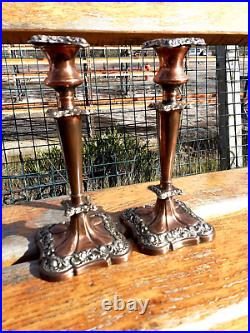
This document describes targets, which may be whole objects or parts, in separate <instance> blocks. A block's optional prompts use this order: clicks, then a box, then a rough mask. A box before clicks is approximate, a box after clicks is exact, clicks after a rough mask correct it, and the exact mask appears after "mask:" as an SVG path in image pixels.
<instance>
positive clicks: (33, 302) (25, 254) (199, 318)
mask: <svg viewBox="0 0 250 333" xmlns="http://www.w3.org/2000/svg"><path fill="white" fill-rule="evenodd" d="M174 184H175V185H176V186H178V187H180V188H182V189H183V190H184V191H185V192H186V194H185V195H183V196H182V197H181V200H183V201H185V202H186V203H187V204H188V205H189V206H190V207H191V208H192V209H193V210H194V211H195V212H196V213H197V214H199V215H200V216H201V217H203V218H205V219H206V220H207V221H208V222H210V223H212V224H213V225H214V227H215V229H216V239H215V240H214V241H213V242H212V243H206V244H201V245H197V246H193V247H187V248H183V249H180V250H177V251H174V252H171V253H168V254H166V255H162V256H146V255H143V254H141V253H138V252H137V250H136V249H135V251H134V252H133V253H132V256H131V258H130V260H129V261H128V262H127V263H123V264H120V265H113V266H110V267H108V268H98V269H93V270H86V272H85V273H84V274H83V275H81V276H77V277H74V278H73V279H72V280H68V281H64V282H58V283H49V282H46V281H43V280H41V279H40V278H39V273H38V261H37V255H38V254H37V252H36V249H35V246H34V233H35V231H36V229H37V227H38V226H41V225H45V224H48V223H52V222H53V223H54V222H57V221H62V220H63V219H64V217H63V211H62V209H61V207H60V201H61V199H62V198H56V199H52V200H41V201H35V202H32V203H27V204H22V205H15V206H9V207H5V208H3V263H4V266H5V267H4V268H3V319H2V323H3V329H4V330H38V329H39V330H131V329H133V330H161V329H165V330H167V329H169V330H230V329H231V330H232V329H235V330H240V329H241V330H246V329H247V276H248V274H247V169H235V170H230V171H223V172H216V173H210V174H203V175H196V176H190V177H183V178H179V179H175V180H174ZM147 185H148V184H138V185H131V186H123V187H119V188H112V189H107V190H103V191H97V192H94V193H93V194H91V196H92V198H93V200H94V201H95V203H98V204H99V205H102V206H103V208H104V209H106V210H107V211H109V212H110V213H111V214H113V216H117V215H118V214H120V212H121V211H122V210H123V209H125V208H127V207H134V206H139V205H142V204H147V203H151V202H152V201H153V200H154V194H153V193H152V192H150V191H148V190H147ZM20 258H21V261H23V263H16V264H14V265H11V264H13V263H14V262H15V261H16V260H18V259H19V261H20ZM115 295H117V296H118V297H119V298H122V299H123V300H125V301H128V300H129V299H141V300H146V299H149V305H148V309H147V311H146V312H145V314H144V315H140V314H139V313H138V311H134V312H132V311H128V310H127V309H125V310H123V311H114V310H111V311H104V310H103V309H102V308H101V302H102V300H103V299H108V300H113V299H114V297H115Z"/></svg>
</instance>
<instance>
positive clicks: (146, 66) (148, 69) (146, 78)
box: [144, 64, 151, 81]
mask: <svg viewBox="0 0 250 333" xmlns="http://www.w3.org/2000/svg"><path fill="white" fill-rule="evenodd" d="M144 69H145V71H150V70H151V66H150V65H149V64H146V65H145V67H144ZM148 78H149V76H148V75H145V80H146V81H148Z"/></svg>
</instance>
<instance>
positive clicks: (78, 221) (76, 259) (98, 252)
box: [29, 35, 131, 281]
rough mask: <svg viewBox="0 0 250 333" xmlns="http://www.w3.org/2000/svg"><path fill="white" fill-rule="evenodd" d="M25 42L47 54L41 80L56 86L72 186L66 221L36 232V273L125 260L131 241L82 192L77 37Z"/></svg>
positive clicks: (51, 276) (55, 274) (65, 274)
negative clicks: (38, 257)
mask: <svg viewBox="0 0 250 333" xmlns="http://www.w3.org/2000/svg"><path fill="white" fill-rule="evenodd" d="M29 43H32V44H33V45H34V46H35V47H39V48H41V49H42V50H43V52H44V53H45V54H46V56H47V58H48V60H49V66H50V67H49V72H48V76H47V78H46V79H45V84H46V85H48V86H49V87H52V88H53V89H55V91H56V93H57V96H58V100H59V107H58V109H56V110H49V114H50V115H52V116H53V117H54V118H55V119H56V121H57V125H58V131H59V134H60V140H61V145H62V148H63V152H64V158H65V163H66V168H67V172H68V178H69V183H70V188H71V200H68V201H65V202H64V206H65V208H66V209H65V215H66V216H69V217H70V222H67V223H66V222H63V223H59V224H53V225H51V226H49V227H44V228H42V229H41V230H40V231H39V232H38V234H37V244H38V246H39V249H40V254H41V261H40V263H41V265H40V273H41V276H42V277H44V278H45V279H47V280H55V281H58V280H64V279H66V278H69V277H72V276H73V275H76V274H80V273H82V271H83V270H84V269H85V268H87V267H93V266H99V265H105V266H106V265H109V264H112V263H120V262H122V261H126V260H127V259H128V256H129V254H130V251H131V250H130V245H129V243H128V241H127V240H126V238H125V237H124V236H123V235H122V234H121V233H120V232H119V231H118V230H117V226H116V224H115V223H114V222H113V221H112V220H111V218H110V216H108V215H106V214H105V213H104V212H102V211H97V208H96V206H95V205H94V204H92V203H91V202H90V200H89V198H88V197H85V196H84V193H83V178H82V154H81V145H82V131H81V125H82V120H81V114H82V113H84V110H81V109H77V108H76V107H75V106H74V92H75V88H76V87H77V86H79V85H80V84H82V82H83V79H82V78H81V76H80V74H79V73H78V71H77V69H76V65H75V56H76V53H77V52H78V50H79V48H80V47H87V46H88V43H87V42H86V41H85V40H84V39H81V38H72V37H67V36H63V37H62V36H43V35H36V36H33V37H32V38H31V40H30V41H29Z"/></svg>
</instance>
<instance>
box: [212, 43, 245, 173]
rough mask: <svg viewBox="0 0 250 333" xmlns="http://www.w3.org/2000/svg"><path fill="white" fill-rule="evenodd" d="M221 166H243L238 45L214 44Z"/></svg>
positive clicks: (228, 167) (223, 168)
mask: <svg viewBox="0 0 250 333" xmlns="http://www.w3.org/2000/svg"><path fill="white" fill-rule="evenodd" d="M216 75H217V85H218V88H217V91H218V112H219V154H220V169H221V170H225V169H230V168H236V167H242V166H243V154H242V119H241V100H240V64H239V48H238V46H234V45H232V46H217V48H216Z"/></svg>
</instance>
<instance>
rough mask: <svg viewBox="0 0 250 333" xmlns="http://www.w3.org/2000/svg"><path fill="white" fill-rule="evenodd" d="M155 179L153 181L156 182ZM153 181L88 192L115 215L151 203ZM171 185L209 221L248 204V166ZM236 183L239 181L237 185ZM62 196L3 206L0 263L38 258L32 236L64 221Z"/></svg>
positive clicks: (115, 216) (178, 181)
mask: <svg viewBox="0 0 250 333" xmlns="http://www.w3.org/2000/svg"><path fill="white" fill-rule="evenodd" d="M156 183H158V182H154V183H153V184H156ZM149 184H152V183H144V184H137V185H130V186H122V187H117V188H110V189H105V190H101V191H96V192H94V193H90V195H91V197H92V199H93V201H94V202H95V203H96V204H98V205H100V206H102V207H103V208H104V209H105V210H106V211H108V212H111V213H113V214H114V215H113V216H114V218H118V215H119V214H120V213H121V211H122V210H124V209H126V208H129V207H136V206H141V205H145V204H147V203H152V202H154V201H155V195H154V194H153V193H152V192H151V191H149V190H147V186H148V185H149ZM174 184H175V185H176V186H177V187H179V188H181V189H182V190H183V191H184V195H183V196H182V197H181V199H182V200H183V201H185V202H186V203H187V204H188V205H189V206H190V207H191V208H192V209H193V210H194V211H195V212H196V213H197V214H198V215H200V216H201V217H203V218H205V219H207V220H210V219H211V218H214V217H217V216H222V215H225V214H228V213H232V212H234V211H237V210H241V209H244V208H246V207H247V169H235V170H228V171H224V172H213V173H208V174H201V175H195V176H190V177H183V178H178V179H175V180H174ZM235 184H240V186H238V187H237V192H236V188H235ZM62 199H65V197H59V198H55V199H49V200H40V201H34V202H31V203H23V204H20V205H13V206H6V207H4V208H3V212H2V216H3V221H2V225H3V229H2V230H3V241H2V251H3V260H2V261H3V266H8V265H10V264H13V263H14V262H16V261H17V260H21V261H25V260H28V259H31V258H37V257H38V253H37V250H36V246H35V244H34V235H35V232H36V230H37V228H38V227H41V226H43V225H46V224H51V223H52V221H53V223H55V222H57V221H58V222H60V221H63V220H65V217H64V215H63V214H64V211H63V210H62V208H61V206H60V202H61V200H62Z"/></svg>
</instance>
